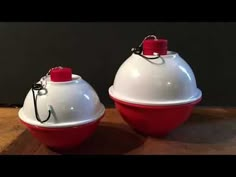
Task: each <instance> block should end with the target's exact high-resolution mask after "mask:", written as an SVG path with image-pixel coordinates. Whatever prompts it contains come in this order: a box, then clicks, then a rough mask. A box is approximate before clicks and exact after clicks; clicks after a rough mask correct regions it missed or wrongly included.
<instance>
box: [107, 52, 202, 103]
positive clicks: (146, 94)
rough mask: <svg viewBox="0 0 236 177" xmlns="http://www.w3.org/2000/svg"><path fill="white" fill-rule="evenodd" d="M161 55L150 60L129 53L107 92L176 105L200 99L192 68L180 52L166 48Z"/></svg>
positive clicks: (128, 98)
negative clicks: (166, 53)
mask: <svg viewBox="0 0 236 177" xmlns="http://www.w3.org/2000/svg"><path fill="white" fill-rule="evenodd" d="M147 57H148V56H147ZM149 57H153V56H149ZM161 57H162V59H161V58H158V59H151V60H150V59H144V58H142V57H141V56H139V55H137V54H132V55H131V56H130V57H129V58H128V59H127V60H126V61H125V62H124V63H123V64H122V65H121V66H120V68H119V70H118V71H117V73H116V76H115V79H114V83H113V85H112V86H111V87H110V88H109V94H110V95H111V96H112V97H114V98H116V99H119V100H122V101H125V102H129V103H134V104H143V105H176V104H185V103H190V102H193V101H196V100H198V99H200V98H201V96H202V92H201V90H199V89H198V88H197V84H196V80H195V76H194V74H193V71H192V69H191V68H190V66H189V65H188V64H187V63H186V62H185V61H184V60H183V59H182V58H181V57H180V56H179V54H178V53H175V52H170V51H169V52H168V55H163V56H161Z"/></svg>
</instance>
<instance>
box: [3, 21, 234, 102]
mask: <svg viewBox="0 0 236 177" xmlns="http://www.w3.org/2000/svg"><path fill="white" fill-rule="evenodd" d="M235 33H236V23H224V22H217V23H216V22H185V23H183V22H168V23H167V22H166V23H160V22H156V23H150V22H148V23H144V22H142V23H141V22H140V23H137V22H135V23H130V22H122V23H120V22H114V23H111V22H97V23H95V22H84V23H82V22H81V23H76V22H73V23H69V22H63V23H62V22H57V23H56V22H45V23H42V22H35V23H32V22H25V23H23V22H17V23H16V22H2V23H0V61H1V68H0V73H1V74H0V83H1V92H0V104H19V105H22V104H23V101H24V98H25V96H26V94H27V92H28V91H29V89H30V87H31V84H32V83H33V82H35V81H38V80H39V79H40V78H41V77H42V76H43V75H44V74H46V72H47V71H48V69H50V68H51V67H55V66H59V65H61V66H69V67H72V68H73V73H75V74H79V75H81V76H82V77H83V79H85V80H86V81H87V82H89V83H90V84H91V85H92V86H93V87H94V88H95V90H96V91H97V93H98V95H99V97H100V99H101V101H102V102H103V103H104V104H105V105H106V106H112V105H113V102H112V100H111V99H110V98H109V95H108V88H109V87H110V85H112V82H113V79H114V76H115V74H116V71H117V69H118V68H119V66H120V65H121V64H122V63H123V62H124V61H125V60H126V59H127V58H128V57H129V56H130V55H131V52H130V49H131V48H132V47H136V46H138V45H139V44H140V42H141V41H142V39H143V38H144V37H145V36H146V35H148V34H156V35H158V36H159V37H161V38H166V39H168V40H169V49H170V50H172V51H176V52H178V53H179V54H180V55H181V56H182V57H183V58H184V59H185V60H186V61H187V62H188V63H189V65H190V66H191V67H192V69H193V71H194V73H195V77H196V80H197V85H198V87H199V88H200V89H201V90H202V92H203V100H202V102H201V103H200V105H202V106H236V94H235V92H236V45H235V43H236V34H235Z"/></svg>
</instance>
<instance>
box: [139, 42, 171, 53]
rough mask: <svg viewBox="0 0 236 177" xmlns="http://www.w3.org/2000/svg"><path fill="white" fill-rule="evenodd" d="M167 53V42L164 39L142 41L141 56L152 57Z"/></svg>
mask: <svg viewBox="0 0 236 177" xmlns="http://www.w3.org/2000/svg"><path fill="white" fill-rule="evenodd" d="M167 51H168V41H167V40H166V39H147V40H144V41H143V54H144V55H153V53H158V54H159V55H166V54H167Z"/></svg>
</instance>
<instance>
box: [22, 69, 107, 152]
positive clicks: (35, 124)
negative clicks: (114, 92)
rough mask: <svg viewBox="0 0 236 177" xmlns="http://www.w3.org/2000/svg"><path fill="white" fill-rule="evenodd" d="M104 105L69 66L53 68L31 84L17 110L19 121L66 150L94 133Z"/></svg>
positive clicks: (35, 135)
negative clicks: (21, 105) (21, 104)
mask: <svg viewBox="0 0 236 177" xmlns="http://www.w3.org/2000/svg"><path fill="white" fill-rule="evenodd" d="M104 112H105V107H104V106H103V104H102V103H101V102H100V100H99V97H98V95H97V93H96V92H95V90H94V89H93V88H92V87H91V86H90V85H89V83H87V82H86V81H85V80H83V79H82V78H81V76H79V75H76V74H72V69H71V68H66V67H55V68H52V69H51V70H49V72H48V74H47V75H46V76H44V77H42V78H41V80H40V81H39V82H37V83H36V84H33V86H32V88H31V90H30V91H29V92H28V94H27V96H26V98H25V100H24V104H23V107H22V108H21V109H20V111H19V118H20V120H21V122H22V123H23V124H24V125H25V126H26V127H27V128H28V130H29V131H30V132H31V133H32V135H33V136H34V137H35V138H37V139H38V140H39V141H40V142H42V143H43V144H45V145H46V146H48V147H51V148H55V149H68V148H73V147H76V146H78V145H80V144H81V143H82V142H83V141H84V140H86V139H87V138H88V137H89V136H91V135H92V134H93V132H94V131H95V130H96V127H97V125H98V123H99V121H100V120H101V118H102V117H103V115H104Z"/></svg>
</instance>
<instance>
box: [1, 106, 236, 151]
mask: <svg viewBox="0 0 236 177" xmlns="http://www.w3.org/2000/svg"><path fill="white" fill-rule="evenodd" d="M0 113H1V115H2V116H1V117H0V122H1V127H4V129H3V130H0V132H3V133H2V134H3V135H4V136H1V138H3V139H4V138H5V141H4V143H5V144H4V143H2V141H1V144H0V147H3V150H2V152H1V154H34V155H40V154H41V155H60V154H130V155H132V154H144V155H145V154H149V155H152V154H181V155H182V154H183V155H188V154H196V155H197V154H236V108H206V107H197V108H195V109H194V111H193V114H192V116H191V118H190V119H189V120H188V121H187V122H186V123H184V124H183V125H182V126H180V127H179V128H177V129H176V130H175V131H173V132H172V133H171V134H169V135H168V136H167V137H164V138H154V137H145V136H142V135H140V134H139V133H137V132H135V131H134V130H133V129H131V128H130V127H129V126H128V125H127V124H126V123H125V122H124V121H123V119H122V118H121V117H120V115H119V113H118V112H117V111H116V110H115V109H107V110H106V114H105V117H104V118H103V120H102V122H101V123H100V125H99V126H98V128H97V130H96V132H95V133H94V134H93V135H92V137H90V138H89V139H88V140H87V141H85V142H84V143H83V144H82V145H81V146H80V147H78V148H76V149H73V150H70V151H69V152H57V151H55V150H52V149H49V148H47V147H45V146H44V145H42V144H41V143H40V142H38V140H37V139H35V138H34V137H32V136H31V134H30V133H29V132H28V131H27V130H25V129H24V128H23V127H22V126H21V125H20V123H19V122H18V121H17V114H16V113H17V109H14V110H11V109H5V108H4V109H0ZM3 115H4V116H3ZM4 117H5V118H4ZM9 117H11V118H9ZM2 119H4V121H3V120H2ZM7 120H9V121H7ZM10 122H11V123H10ZM7 135H8V136H7ZM9 137H10V138H9ZM8 138H9V139H8ZM9 142H11V144H10V143H9Z"/></svg>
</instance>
